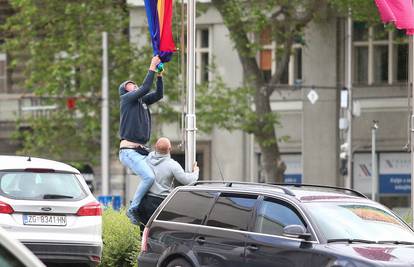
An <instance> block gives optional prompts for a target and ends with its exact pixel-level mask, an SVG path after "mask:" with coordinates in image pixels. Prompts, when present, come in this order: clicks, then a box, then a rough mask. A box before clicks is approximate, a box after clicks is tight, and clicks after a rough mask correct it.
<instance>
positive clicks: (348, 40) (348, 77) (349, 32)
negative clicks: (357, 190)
mask: <svg viewBox="0 0 414 267" xmlns="http://www.w3.org/2000/svg"><path fill="white" fill-rule="evenodd" d="M351 12H352V11H351V9H349V14H348V19H347V29H346V78H345V79H346V81H345V84H346V87H347V89H348V109H347V113H346V114H347V120H348V131H347V135H346V143H347V144H348V150H347V152H348V162H347V166H346V169H347V172H348V174H347V177H346V179H345V184H344V186H345V187H346V188H351V187H352V161H353V158H352V154H353V153H352V108H353V107H352V103H353V100H352V66H351V64H352V18H351Z"/></svg>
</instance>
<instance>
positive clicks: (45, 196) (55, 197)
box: [43, 194, 73, 199]
mask: <svg viewBox="0 0 414 267" xmlns="http://www.w3.org/2000/svg"><path fill="white" fill-rule="evenodd" d="M59 198H73V196H66V195H58V194H46V195H43V199H59Z"/></svg>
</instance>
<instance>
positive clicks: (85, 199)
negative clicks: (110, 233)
mask: <svg viewBox="0 0 414 267" xmlns="http://www.w3.org/2000/svg"><path fill="white" fill-rule="evenodd" d="M0 227H3V229H5V230H6V231H8V232H9V233H11V234H12V236H13V237H15V238H16V239H18V240H20V241H21V242H22V243H23V244H24V245H26V246H27V247H28V248H29V249H30V250H31V251H32V252H33V253H34V254H35V255H36V256H38V257H39V258H40V259H41V260H42V261H43V262H45V263H53V262H58V263H76V264H81V263H83V264H87V265H89V266H96V265H98V264H99V262H100V260H101V255H102V209H101V205H100V203H99V202H98V201H97V200H96V199H95V197H94V196H93V195H92V193H91V192H90V190H89V188H88V185H87V184H86V182H85V179H84V178H83V177H82V176H81V174H80V172H79V171H78V170H77V169H75V168H73V167H71V166H69V165H67V164H64V163H61V162H57V161H52V160H47V159H40V158H33V157H21V156H0Z"/></svg>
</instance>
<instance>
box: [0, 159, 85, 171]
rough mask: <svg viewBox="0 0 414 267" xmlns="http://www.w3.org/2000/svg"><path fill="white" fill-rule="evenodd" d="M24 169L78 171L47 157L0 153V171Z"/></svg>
mask: <svg viewBox="0 0 414 267" xmlns="http://www.w3.org/2000/svg"><path fill="white" fill-rule="evenodd" d="M25 169H47V170H53V171H59V172H70V173H78V174H79V171H78V170H77V169H75V168H73V167H72V166H70V165H68V164H65V163H62V162H58V161H54V160H48V159H42V158H34V157H30V156H29V157H27V156H26V157H25V156H4V155H0V171H3V170H25Z"/></svg>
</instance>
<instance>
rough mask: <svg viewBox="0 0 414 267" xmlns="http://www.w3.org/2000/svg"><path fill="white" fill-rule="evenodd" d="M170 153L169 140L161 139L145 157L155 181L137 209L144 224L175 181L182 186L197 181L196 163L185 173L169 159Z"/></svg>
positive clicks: (176, 163) (197, 169) (175, 162)
mask: <svg viewBox="0 0 414 267" xmlns="http://www.w3.org/2000/svg"><path fill="white" fill-rule="evenodd" d="M170 152H171V142H170V140H169V139H168V138H166V137H161V138H159V139H158V140H157V142H156V143H155V151H152V152H151V153H149V155H148V156H147V164H148V166H149V167H150V168H151V169H152V170H153V171H154V174H155V180H154V183H153V184H152V186H151V188H150V189H149V192H148V193H147V194H146V196H145V197H144V198H143V200H142V204H141V205H140V208H139V209H140V210H142V211H143V214H139V219H140V221H141V222H142V223H144V224H146V223H147V222H148V220H149V218H150V217H151V215H152V213H154V211H155V210H156V209H157V207H158V206H159V205H160V204H161V202H162V201H163V200H164V198H165V197H166V196H167V195H168V194H169V193H170V192H171V191H172V190H173V188H174V182H175V181H177V182H178V183H180V184H182V185H188V184H190V183H193V182H195V181H197V180H198V175H199V168H198V166H197V163H194V166H193V171H192V172H185V171H184V169H183V168H182V167H181V165H180V164H179V163H178V162H177V161H175V160H174V159H172V158H171V155H170ZM141 215H142V216H141Z"/></svg>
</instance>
